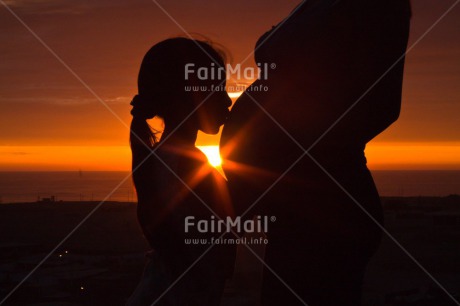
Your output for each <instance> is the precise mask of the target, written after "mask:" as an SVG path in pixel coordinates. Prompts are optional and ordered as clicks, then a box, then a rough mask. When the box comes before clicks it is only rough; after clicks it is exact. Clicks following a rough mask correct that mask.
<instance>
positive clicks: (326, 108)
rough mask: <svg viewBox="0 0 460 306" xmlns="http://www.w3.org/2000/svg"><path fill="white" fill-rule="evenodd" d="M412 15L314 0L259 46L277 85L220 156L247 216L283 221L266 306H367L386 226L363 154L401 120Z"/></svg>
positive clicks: (267, 279)
mask: <svg viewBox="0 0 460 306" xmlns="http://www.w3.org/2000/svg"><path fill="white" fill-rule="evenodd" d="M410 14H411V13H410V3H409V1H408V0H376V1H368V0H339V1H332V0H323V1H319V0H312V1H306V2H304V3H303V4H301V5H300V6H299V7H298V8H297V9H296V10H295V11H294V12H293V14H292V16H291V18H289V19H287V20H286V22H285V23H284V24H282V25H281V24H280V25H279V28H278V27H274V29H272V30H271V31H269V32H267V33H266V34H265V35H263V36H262V37H261V38H260V40H259V41H258V43H257V47H256V52H255V57H256V62H258V63H268V64H269V67H270V66H271V68H269V71H267V73H268V79H267V80H257V81H256V82H255V83H254V84H253V85H252V86H251V87H250V88H248V89H247V91H246V92H245V93H243V95H242V96H241V97H240V98H239V99H238V100H237V101H236V103H235V105H234V107H233V109H232V112H231V114H230V117H229V119H228V121H227V123H226V125H225V127H224V130H223V135H222V140H221V153H222V155H223V156H224V159H225V162H224V169H225V172H226V175H227V177H228V180H229V187H230V191H231V195H232V198H233V203H234V205H235V207H236V208H237V212H238V213H239V214H242V213H243V212H245V211H246V210H248V209H249V211H248V212H247V214H246V215H245V216H246V217H252V216H254V215H255V214H263V215H269V216H275V217H276V221H275V222H273V223H270V224H269V229H268V233H267V236H268V239H269V243H268V246H267V249H266V254H265V261H266V263H267V264H268V266H269V267H270V268H271V269H272V270H273V271H274V272H276V274H277V276H275V275H274V274H273V273H272V272H270V271H269V270H268V269H266V270H265V271H264V279H263V292H262V304H263V305H301V304H303V303H307V304H308V305H310V306H315V305H360V303H361V291H362V289H361V285H362V281H363V277H364V273H365V269H366V265H367V263H368V261H369V259H370V258H371V256H372V255H373V254H374V253H375V251H376V250H377V248H378V246H379V243H380V240H381V228H380V227H379V226H378V224H377V223H380V224H382V223H383V217H382V209H381V203H380V199H379V195H378V193H377V190H376V188H375V185H374V182H373V179H372V176H371V174H370V172H369V171H368V169H367V166H366V158H365V155H364V149H365V146H366V143H367V142H369V141H370V140H371V139H373V138H374V137H375V136H376V135H378V134H380V133H381V132H382V131H384V130H385V129H386V128H387V127H388V126H390V125H391V124H392V123H393V122H394V121H395V120H396V119H397V118H398V116H399V111H400V104H401V92H402V80H403V68H404V59H403V58H402V60H400V61H399V62H397V60H398V59H400V58H401V56H402V55H403V54H404V52H405V50H406V46H407V40H408V34H409V24H410ZM396 62H397V63H396ZM395 63H396V64H395ZM271 64H275V65H276V67H274V65H271ZM393 64H395V65H394V66H393ZM273 68H274V69H273ZM390 68H391V69H390ZM388 69H390V70H389V71H388ZM385 73H386V74H385ZM381 77H382V78H381ZM380 78H381V79H380ZM377 80H379V82H378V83H377V84H376V85H375V86H372V85H373V84H374V83H375V82H376V81H377ZM261 85H262V87H261ZM261 89H262V90H261ZM369 89H370V90H369ZM259 106H260V107H262V108H263V110H262V108H260V107H259ZM270 117H272V118H270ZM273 119H274V120H273ZM275 121H276V122H275ZM304 150H308V154H310V155H311V157H312V158H313V159H312V158H310V156H309V155H305V156H303V157H302V155H303V154H304ZM294 163H295V165H294V166H292V165H293V164H294ZM291 166H292V167H291ZM278 179H279V180H278ZM274 183H275V184H274ZM273 184H274V185H273ZM267 190H269V191H268V192H267V193H266V194H264V196H263V197H262V198H261V199H259V200H258V202H257V203H256V204H255V205H254V206H252V204H253V203H254V202H255V201H256V200H257V199H258V198H259V196H261V195H262V194H263V193H264V192H266V191H267ZM278 277H279V278H280V279H282V280H283V281H284V282H285V284H283V283H282V282H281V281H280V279H278ZM286 285H287V286H286ZM288 287H289V288H288ZM294 293H295V294H294ZM296 295H297V296H296ZM302 301H303V303H302Z"/></svg>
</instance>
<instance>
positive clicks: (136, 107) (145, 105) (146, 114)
mask: <svg viewBox="0 0 460 306" xmlns="http://www.w3.org/2000/svg"><path fill="white" fill-rule="evenodd" d="M130 104H131V105H132V106H133V108H132V110H131V115H132V116H133V117H134V118H139V119H151V118H153V117H155V116H156V115H157V112H156V109H155V106H154V103H153V101H152V99H147V98H145V97H143V96H141V95H135V96H134V98H133V100H132V101H131V103H130Z"/></svg>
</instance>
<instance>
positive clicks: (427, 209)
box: [0, 196, 460, 306]
mask: <svg viewBox="0 0 460 306" xmlns="http://www.w3.org/2000/svg"><path fill="white" fill-rule="evenodd" d="M383 203H384V206H385V212H386V228H387V230H388V232H389V233H390V234H391V235H392V236H394V238H395V239H396V240H397V242H399V243H400V244H401V245H402V246H403V247H404V248H405V249H406V250H407V252H408V253H409V254H410V255H411V256H413V257H414V258H415V259H416V260H417V261H418V262H419V263H420V264H421V265H422V266H423V268H424V269H426V271H423V270H422V269H421V268H420V267H419V266H417V264H416V263H414V261H413V260H412V259H411V258H410V256H409V255H408V254H407V253H405V251H403V250H402V249H401V248H400V247H399V246H398V245H397V244H396V243H395V242H394V241H393V240H392V239H391V238H388V237H386V238H385V239H384V241H383V243H382V246H381V248H380V250H379V252H378V253H377V255H376V256H375V258H374V259H373V260H372V262H371V264H370V266H369V270H368V273H367V277H366V281H365V284H364V292H365V294H364V305H372V306H374V305H375V306H380V305H395V306H399V305H423V306H425V305H436V306H438V305H439V306H444V305H446V306H447V305H457V304H455V303H454V302H453V301H452V300H451V299H450V298H449V297H448V295H447V294H446V293H445V292H444V291H443V289H441V288H440V286H439V284H440V285H442V286H443V287H444V288H445V289H446V290H447V291H448V292H449V293H450V294H451V295H452V296H453V297H454V298H456V299H457V300H460V264H459V258H460V197H458V196H450V197H445V198H384V199H383ZM97 204H98V203H97V202H50V203H24V204H2V205H0V301H1V300H3V299H4V297H6V296H7V295H8V294H9V293H10V292H11V290H13V289H14V288H15V287H16V286H17V285H18V284H20V282H21V281H22V280H23V279H24V278H25V277H26V276H27V275H28V274H29V273H30V272H31V271H33V270H34V269H35V267H36V266H37V265H38V264H39V263H40V262H41V261H43V260H44V259H45V257H46V256H47V255H48V254H50V252H51V251H52V250H54V249H55V248H56V246H57V245H58V244H59V243H60V242H61V241H62V240H63V239H64V238H65V237H66V236H67V235H68V234H69V233H71V232H72V230H73V229H74V228H75V227H76V226H77V225H78V224H79V223H80V222H81V221H82V220H83V219H84V218H85V217H86V216H87V215H88V213H89V212H90V211H91V210H92V209H93V208H94V207H96V205H97ZM147 250H148V246H147V244H146V243H145V241H144V239H143V237H142V234H141V232H140V229H139V227H138V225H137V221H136V205H135V204H133V203H119V202H106V203H104V204H103V205H102V206H101V207H100V208H99V209H98V210H97V211H96V212H95V213H94V214H93V215H92V216H91V217H90V218H88V220H87V221H86V222H84V223H83V225H81V227H79V228H78V229H77V230H76V231H75V232H74V233H73V234H72V235H71V236H70V237H69V239H68V240H66V241H65V242H64V243H63V244H62V245H60V246H59V247H57V248H56V249H55V250H54V252H52V253H51V255H50V256H49V257H48V258H47V259H46V260H45V261H44V262H43V264H42V265H41V266H40V267H39V268H38V269H36V270H35V271H34V272H33V273H32V274H31V275H30V277H29V278H28V279H27V280H26V281H24V282H23V283H22V284H21V285H20V286H19V287H18V289H17V290H16V291H15V292H14V294H12V295H11V296H10V297H9V298H8V299H7V300H6V301H5V303H4V304H2V305H124V303H125V302H126V299H127V298H128V297H129V295H130V293H131V292H132V291H133V289H134V288H135V286H136V284H137V282H138V280H139V278H140V275H141V273H142V269H143V264H144V254H145V252H146V251H147ZM257 251H258V252H259V253H260V254H263V249H262V248H261V247H260V246H259V247H258V248H257ZM427 272H428V273H429V274H430V275H431V277H432V278H434V279H435V280H433V279H432V278H431V277H430V276H429V275H428V273H427ZM260 273H261V264H260V262H259V261H258V260H257V259H256V258H255V257H254V256H253V255H252V254H251V253H249V251H247V250H246V249H245V247H240V249H239V253H238V260H237V267H236V272H235V275H234V278H233V279H232V280H231V281H229V282H228V285H227V288H226V292H225V299H224V301H223V305H225V306H226V305H257V303H256V301H257V299H258V297H257V292H258V289H259V286H260V277H261V274H260ZM437 282H439V284H437Z"/></svg>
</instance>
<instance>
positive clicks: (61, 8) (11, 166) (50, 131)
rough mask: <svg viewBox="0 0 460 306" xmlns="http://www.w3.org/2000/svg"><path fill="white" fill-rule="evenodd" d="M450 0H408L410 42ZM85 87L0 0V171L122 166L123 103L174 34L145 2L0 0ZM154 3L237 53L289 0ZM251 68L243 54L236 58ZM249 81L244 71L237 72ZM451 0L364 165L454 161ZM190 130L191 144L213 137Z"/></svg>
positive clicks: (458, 146)
mask: <svg viewBox="0 0 460 306" xmlns="http://www.w3.org/2000/svg"><path fill="white" fill-rule="evenodd" d="M454 2H455V0H414V1H413V20H412V29H411V37H410V41H409V46H411V45H412V44H413V43H414V42H416V41H417V39H419V38H420V37H421V36H422V35H423V34H424V33H425V31H426V30H427V29H428V28H429V27H430V26H432V25H433V23H434V22H435V21H436V20H437V19H438V18H439V17H440V16H441V15H442V14H443V13H444V12H445V11H446V10H447V9H448V8H449V7H450V6H451V5H452V4H453V3H454ZM0 3H3V4H6V5H8V7H9V8H10V9H11V10H13V11H14V12H15V14H17V16H18V17H20V18H21V19H22V20H23V21H24V22H25V23H26V24H27V25H28V26H29V27H30V29H31V30H33V31H34V32H35V33H36V34H37V35H38V37H39V38H40V39H42V40H43V42H45V43H46V44H47V45H48V46H49V47H50V48H51V50H52V51H53V52H55V54H57V55H58V56H59V57H60V58H61V59H62V61H63V62H64V63H65V64H66V65H68V67H70V68H71V69H73V70H74V71H75V73H76V74H77V75H78V77H79V78H81V80H83V81H84V82H85V83H86V84H87V85H88V86H89V88H90V89H91V90H93V91H94V92H95V93H96V94H97V95H98V96H100V97H101V98H102V99H103V100H104V101H105V102H106V103H107V105H108V106H109V107H110V108H111V109H112V110H113V112H114V113H115V114H116V115H117V116H119V118H121V120H122V122H120V121H119V120H118V119H117V118H116V117H115V116H114V114H113V113H111V112H110V111H109V110H107V108H106V107H104V106H103V105H102V104H101V103H100V102H99V101H98V100H97V99H96V98H95V97H94V95H93V94H91V92H90V91H89V90H88V88H85V86H83V85H82V84H81V82H80V81H79V80H77V78H76V77H75V76H74V75H72V74H71V73H70V72H69V71H68V70H67V69H66V67H65V66H64V65H63V64H62V63H61V62H60V61H58V60H57V59H56V58H55V57H54V56H53V54H52V53H51V52H50V50H47V49H46V48H45V47H44V46H43V45H42V44H41V43H40V42H39V41H38V40H37V38H36V37H34V36H33V35H32V34H31V33H30V32H29V31H28V30H27V29H26V28H25V27H24V25H23V24H21V23H20V22H19V21H18V20H17V19H16V18H15V17H14V16H13V15H12V14H11V12H9V11H8V10H7V9H6V8H5V7H4V5H2V4H0V171H34V170H41V171H42V170H43V171H47V170H54V171H55V170H70V171H76V170H79V169H82V170H88V171H89V170H129V169H130V165H131V155H130V150H129V145H128V134H129V131H128V129H127V126H129V122H130V119H131V116H130V114H129V111H130V106H129V102H130V101H131V98H132V96H133V95H135V94H136V92H137V87H136V86H137V84H136V81H137V73H138V69H139V65H140V62H141V60H142V57H143V55H144V54H145V52H146V51H147V50H148V49H149V48H150V47H151V46H152V45H153V44H154V43H156V42H158V41H160V40H162V39H165V38H169V37H173V36H177V35H184V33H183V32H182V30H181V28H180V27H179V26H178V25H177V24H176V23H174V22H173V21H172V20H171V19H170V18H169V17H168V16H167V15H166V14H165V12H164V11H162V9H161V8H159V7H158V6H157V5H156V4H155V3H154V2H152V1H150V0H130V1H127V0H124V1H121V0H98V1H90V0H82V1H58V0H22V1H16V0H2V1H1V2H0ZM158 3H159V4H160V5H161V6H162V7H163V8H164V10H166V11H167V12H168V13H169V14H170V16H171V17H173V18H174V19H175V20H176V21H177V22H178V23H179V24H180V25H181V26H182V27H183V28H184V29H185V30H187V31H188V32H190V33H200V34H203V35H205V36H207V37H209V38H211V39H212V40H214V41H216V42H219V43H221V44H223V45H225V46H226V48H227V49H228V50H229V51H230V52H231V54H232V57H233V63H234V64H237V63H240V62H241V61H243V59H244V58H246V57H247V56H248V55H249V54H250V53H251V51H252V50H253V48H254V44H255V42H256V40H257V38H258V37H259V36H260V35H262V34H263V33H264V32H265V31H266V30H268V29H269V28H270V27H271V26H272V25H274V24H276V23H278V22H279V21H280V20H281V19H282V18H284V17H285V16H286V15H287V14H288V13H289V12H290V11H291V10H292V9H293V8H294V7H295V6H296V5H297V4H298V3H300V1H299V0H282V1H280V0H276V1H275V0H251V1H247V0H245V1H243V0H232V1H221V0H213V1H209V0H208V1H205V0H194V1H176V0H168V1H165V0H158ZM251 65H252V66H254V65H255V63H254V60H253V57H252V56H251V58H250V59H249V60H248V61H247V62H246V63H243V66H251ZM240 82H242V83H245V82H250V80H240ZM459 87H460V5H459V6H458V7H455V8H454V9H453V10H452V11H451V12H450V13H449V14H448V15H447V16H446V17H445V18H444V19H442V21H441V22H439V24H437V25H436V26H435V27H434V28H433V30H432V31H430V32H429V34H428V35H427V36H426V37H425V38H424V39H423V40H421V41H420V42H419V43H418V44H417V46H415V47H414V49H413V50H412V51H411V52H410V53H409V54H408V56H407V59H406V71H405V80H404V91H403V103H402V111H401V116H400V119H399V121H398V122H396V123H395V124H394V125H393V126H392V127H390V128H389V129H388V130H387V131H385V132H384V133H383V134H381V135H380V136H378V137H377V138H376V139H374V140H373V141H372V142H371V143H370V144H369V145H368V147H367V149H366V155H367V157H368V162H369V167H370V168H371V169H457V170H458V169H460V120H459V119H458V118H459V113H460V90H459ZM217 142H218V136H216V137H210V136H204V135H200V136H199V139H198V143H197V145H216V144H217Z"/></svg>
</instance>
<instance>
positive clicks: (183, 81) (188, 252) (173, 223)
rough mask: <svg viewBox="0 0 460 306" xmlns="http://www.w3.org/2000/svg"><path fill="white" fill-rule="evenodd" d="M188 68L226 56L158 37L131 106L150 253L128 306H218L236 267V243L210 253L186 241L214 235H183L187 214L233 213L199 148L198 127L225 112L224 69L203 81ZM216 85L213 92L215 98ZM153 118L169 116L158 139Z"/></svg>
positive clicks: (141, 215)
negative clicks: (153, 125) (161, 40)
mask: <svg viewBox="0 0 460 306" xmlns="http://www.w3.org/2000/svg"><path fill="white" fill-rule="evenodd" d="M186 65H190V66H189V67H190V69H189V70H192V69H193V70H194V71H197V70H198V69H199V68H206V69H211V68H214V69H216V68H217V67H224V58H223V55H222V54H221V53H220V52H218V51H216V50H215V49H214V48H213V47H212V46H211V45H210V44H208V43H206V42H203V41H198V40H196V41H195V40H190V39H186V38H174V39H168V40H165V41H163V42H160V43H158V44H157V45H155V46H153V47H152V48H151V49H150V50H149V51H148V52H147V54H146V55H145V57H144V60H143V62H142V65H141V69H140V72H139V79H138V89H139V94H138V95H137V96H135V97H134V100H133V101H132V103H131V104H132V106H133V109H132V111H131V114H132V116H133V119H132V123H131V136H130V142H131V150H132V156H133V160H132V161H133V162H132V167H133V169H132V170H133V174H132V175H133V180H134V184H135V187H136V191H137V196H138V219H139V223H140V225H141V227H142V230H143V233H144V235H145V237H146V238H147V240H148V242H149V244H150V246H151V247H152V249H153V251H152V252H151V253H150V256H149V262H148V264H147V267H146V270H145V272H144V276H143V280H142V281H141V283H140V285H139V286H138V288H137V289H136V292H135V293H134V294H133V296H132V297H131V299H130V301H129V302H128V304H129V305H152V303H154V302H157V303H156V304H155V305H219V303H220V298H221V295H222V292H223V289H224V283H225V279H226V277H227V276H228V275H229V273H230V272H231V271H232V267H233V256H234V254H233V252H234V250H233V248H232V247H228V246H214V247H213V248H211V249H210V250H209V251H208V252H207V253H205V251H206V250H207V249H208V248H209V246H210V245H194V244H187V243H186V239H193V238H210V237H213V236H212V235H213V234H212V233H208V234H206V233H199V232H197V230H196V229H194V228H191V229H189V231H188V232H186V230H185V223H184V219H185V218H186V217H189V216H193V217H194V218H195V219H194V220H195V222H198V221H199V220H200V219H206V220H209V219H210V217H211V216H212V215H213V212H215V213H217V215H218V216H219V217H225V216H227V215H229V214H231V210H230V209H229V207H227V206H226V204H227V203H228V201H227V202H226V198H225V191H226V182H225V180H224V179H223V178H222V176H221V175H220V174H219V173H218V172H217V171H216V170H215V169H214V168H212V167H211V166H210V165H209V163H208V162H207V159H206V157H205V155H204V154H203V153H202V152H201V151H200V150H198V149H197V148H196V147H195V141H196V137H197V133H198V130H201V131H203V132H205V133H208V134H216V133H217V132H218V131H219V128H220V126H221V125H222V124H223V123H224V121H225V119H226V118H227V116H228V113H229V110H228V108H229V106H230V105H231V100H230V98H229V97H228V95H227V93H226V91H225V90H224V88H225V73H222V74H220V75H218V74H216V75H215V77H214V79H212V77H209V78H208V79H200V78H199V77H198V75H197V74H196V73H188V74H187V75H186ZM209 75H210V74H209ZM219 85H221V86H220V87H219ZM195 86H200V87H199V90H198V87H195ZM203 86H204V87H203ZM212 86H214V87H212ZM193 88H195V89H193ZM218 89H219V90H218ZM211 90H215V91H216V92H214V93H213V94H212V95H210V94H211ZM209 95H210V96H209ZM208 96H209V97H208ZM156 116H158V117H161V118H162V119H163V121H164V130H163V133H162V135H161V140H159V139H158V138H159V135H158V133H157V132H155V131H154V130H152V128H151V127H150V126H149V124H148V123H147V120H148V119H151V118H154V117H156ZM223 195H224V196H223ZM201 201H203V202H204V203H202V202H201ZM216 219H217V218H216ZM202 255H203V257H201V256H202ZM192 266H193V267H192ZM189 268H191V269H190V270H189ZM176 282H177V283H176Z"/></svg>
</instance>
